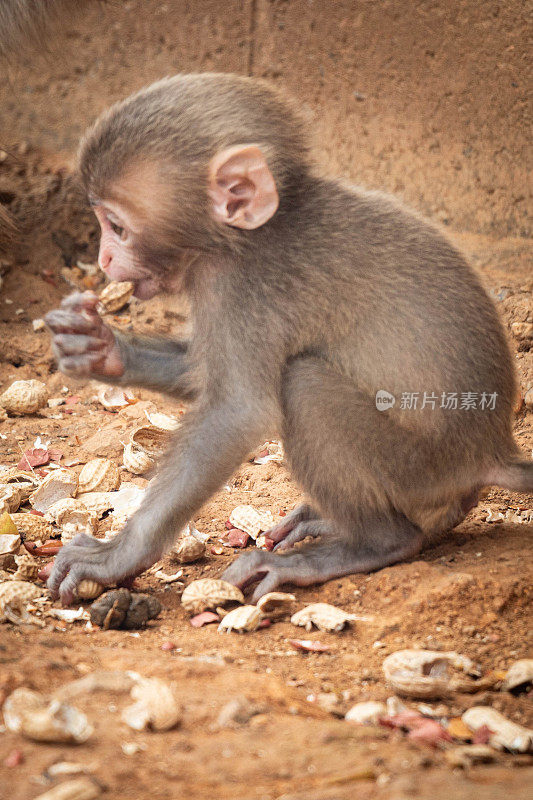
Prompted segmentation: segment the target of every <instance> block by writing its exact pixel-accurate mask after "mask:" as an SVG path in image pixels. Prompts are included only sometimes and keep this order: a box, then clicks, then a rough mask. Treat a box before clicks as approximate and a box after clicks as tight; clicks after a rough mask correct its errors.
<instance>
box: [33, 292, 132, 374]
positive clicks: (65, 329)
mask: <svg viewBox="0 0 533 800" xmlns="http://www.w3.org/2000/svg"><path fill="white" fill-rule="evenodd" d="M98 302H99V300H98V297H97V296H96V295H95V294H94V293H93V292H83V293H82V292H75V293H74V294H71V295H69V296H68V297H66V298H65V299H64V300H63V301H62V303H61V306H60V308H58V309H55V310H54V311H50V312H49V313H48V314H47V315H46V317H45V321H46V324H47V326H48V328H49V330H50V331H51V333H52V349H53V352H54V356H55V358H56V360H57V365H58V368H59V369H60V370H61V372H65V373H66V374H67V375H72V376H74V377H101V378H102V377H107V378H119V377H120V376H121V375H122V374H123V373H124V363H123V360H122V356H121V353H120V348H119V346H118V343H117V340H116V338H115V335H114V333H113V331H112V330H111V328H109V327H108V326H107V325H106V324H105V323H104V322H103V320H102V318H101V317H100V316H99V314H98V312H97V305H98Z"/></svg>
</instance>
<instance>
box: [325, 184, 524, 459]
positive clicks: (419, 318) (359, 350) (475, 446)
mask: <svg viewBox="0 0 533 800" xmlns="http://www.w3.org/2000/svg"><path fill="white" fill-rule="evenodd" d="M322 191H323V192H324V195H325V196H323V198H322V202H321V206H320V207H321V212H320V213H321V214H322V216H323V218H324V217H325V218H326V219H325V225H326V228H327V229H329V230H330V231H331V238H329V240H326V241H325V242H324V243H323V244H322V246H318V247H317V246H316V242H314V248H313V253H312V255H311V254H310V256H309V257H310V258H312V259H313V260H314V262H315V264H316V265H317V267H318V278H317V280H318V281H320V282H322V285H321V289H320V296H321V298H322V299H321V302H320V305H319V312H321V313H322V315H323V323H324V331H323V333H324V339H323V341H324V342H325V351H324V355H325V357H326V358H327V359H328V360H329V361H331V363H333V364H335V365H336V366H338V367H339V368H340V369H341V370H342V372H343V373H344V374H348V375H350V376H352V377H353V379H354V382H355V384H356V385H357V387H358V389H360V390H363V391H365V392H366V393H367V394H368V396H369V399H370V398H371V399H372V402H374V400H375V395H376V392H378V391H379V390H385V391H386V392H388V393H389V394H391V395H393V396H394V398H395V404H394V406H393V407H392V408H390V409H389V410H387V411H385V412H384V413H386V414H388V415H389V416H391V417H392V418H394V419H396V420H397V421H398V423H399V424H401V425H402V426H403V427H405V428H406V429H409V430H413V431H419V432H420V433H423V434H424V435H429V436H436V437H439V439H442V438H443V437H448V439H449V441H450V445H451V446H454V447H456V448H457V447H460V446H461V443H462V446H463V447H464V448H471V449H472V450H474V451H476V454H479V453H480V452H484V453H485V455H486V456H487V458H488V460H489V461H492V460H493V459H499V458H502V457H507V456H508V454H509V453H512V452H515V446H514V443H513V441H512V435H511V409H512V405H513V402H514V397H515V377H514V369H513V362H512V358H511V355H510V351H509V346H508V344H507V340H506V337H505V333H504V330H503V326H502V324H501V322H500V320H499V318H498V315H497V312H496V309H495V307H494V304H493V303H492V301H491V299H490V298H489V297H488V295H487V293H486V291H485V290H484V289H483V287H482V285H481V283H480V281H479V280H478V278H477V276H476V275H475V273H474V272H473V270H472V268H471V267H470V266H469V265H468V263H467V262H466V260H465V259H464V257H463V256H462V255H461V254H460V253H459V252H458V251H457V250H456V249H455V247H453V245H452V244H451V243H450V242H449V241H448V240H447V239H446V237H445V236H444V235H443V234H442V233H441V232H440V231H439V230H438V228H436V227H435V226H434V225H433V224H431V223H430V222H428V221H427V220H425V219H424V218H422V217H421V216H419V215H418V214H416V213H415V212H412V211H410V210H409V209H406V208H405V207H404V206H403V205H402V204H400V203H399V202H398V201H397V200H395V199H394V198H392V197H390V196H388V195H384V194H382V193H379V192H367V191H364V190H361V189H360V188H358V187H351V186H347V185H345V184H340V183H337V182H324V183H323V186H322ZM341 209H342V212H341ZM347 212H348V213H347ZM323 221H324V219H323ZM339 298H341V301H339ZM319 316H320V313H319ZM454 397H455V398H456V399H457V406H456V407H454V399H453V398H454ZM446 403H448V404H449V408H446V407H445V406H446ZM461 406H463V407H462V408H461ZM492 406H494V408H492ZM452 443H453V444H452Z"/></svg>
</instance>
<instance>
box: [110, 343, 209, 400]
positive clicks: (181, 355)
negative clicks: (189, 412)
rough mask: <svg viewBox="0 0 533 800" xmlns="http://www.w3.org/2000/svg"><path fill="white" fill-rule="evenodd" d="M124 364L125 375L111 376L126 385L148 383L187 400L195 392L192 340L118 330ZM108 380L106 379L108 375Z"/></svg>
mask: <svg viewBox="0 0 533 800" xmlns="http://www.w3.org/2000/svg"><path fill="white" fill-rule="evenodd" d="M113 333H114V336H115V341H116V343H117V345H118V348H119V350H120V356H121V361H122V364H123V367H124V371H123V373H122V375H120V376H118V377H114V378H113V377H112V378H110V379H109V380H110V382H111V383H120V384H121V385H123V386H144V387H145V388H146V389H155V390H156V391H158V392H165V393H166V394H171V395H172V396H174V397H180V398H182V399H183V400H192V399H194V397H195V391H194V388H193V386H192V384H191V381H190V379H189V364H188V360H187V350H188V343H187V342H185V341H169V340H168V339H154V338H151V337H145V336H136V335H134V334H126V333H122V332H118V331H114V332H113ZM104 380H105V378H104Z"/></svg>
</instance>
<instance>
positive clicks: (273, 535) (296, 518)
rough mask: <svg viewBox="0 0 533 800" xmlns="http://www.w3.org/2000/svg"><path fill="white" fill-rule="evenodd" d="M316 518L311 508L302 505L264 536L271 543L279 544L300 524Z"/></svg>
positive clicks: (304, 504) (305, 504)
mask: <svg viewBox="0 0 533 800" xmlns="http://www.w3.org/2000/svg"><path fill="white" fill-rule="evenodd" d="M316 517H317V514H316V512H315V511H314V510H313V509H312V508H311V506H310V505H308V504H307V503H302V505H300V506H297V507H296V508H295V509H293V510H292V511H291V512H290V513H289V514H287V516H286V517H285V518H284V519H282V520H281V522H278V524H277V525H274V527H273V528H271V529H270V530H269V531H267V532H266V534H265V536H266V537H267V538H268V539H270V541H271V542H281V541H282V540H283V539H285V537H286V536H287V534H289V533H290V532H291V531H292V530H293V528H295V527H296V526H297V525H299V523H300V522H304V521H306V520H311V519H315V518H316Z"/></svg>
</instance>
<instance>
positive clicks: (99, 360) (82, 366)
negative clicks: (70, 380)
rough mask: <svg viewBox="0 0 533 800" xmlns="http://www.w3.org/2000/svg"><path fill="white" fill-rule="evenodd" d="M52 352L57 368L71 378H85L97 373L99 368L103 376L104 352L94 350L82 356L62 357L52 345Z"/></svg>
mask: <svg viewBox="0 0 533 800" xmlns="http://www.w3.org/2000/svg"><path fill="white" fill-rule="evenodd" d="M52 350H53V353H54V356H55V358H56V361H57V367H58V369H59V370H60V371H61V372H64V373H65V374H66V375H72V376H73V377H78V378H86V377H89V376H90V375H93V374H95V373H98V370H99V367H100V368H101V370H102V374H105V370H104V369H103V367H104V363H105V358H106V356H105V351H98V350H95V351H93V352H90V353H84V354H83V355H64V354H63V353H62V352H61V351H60V350H58V349H57V348H56V347H55V346H54V345H52Z"/></svg>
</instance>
